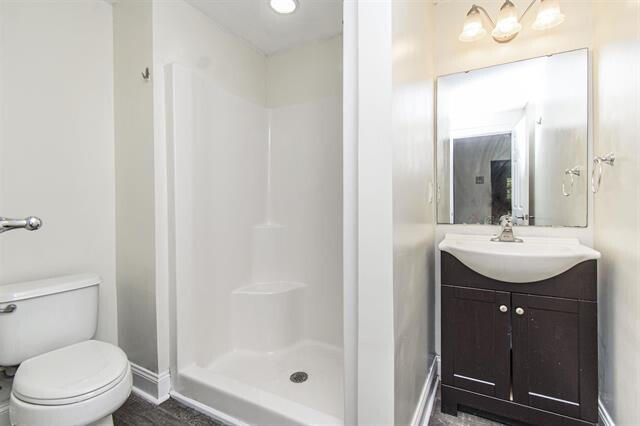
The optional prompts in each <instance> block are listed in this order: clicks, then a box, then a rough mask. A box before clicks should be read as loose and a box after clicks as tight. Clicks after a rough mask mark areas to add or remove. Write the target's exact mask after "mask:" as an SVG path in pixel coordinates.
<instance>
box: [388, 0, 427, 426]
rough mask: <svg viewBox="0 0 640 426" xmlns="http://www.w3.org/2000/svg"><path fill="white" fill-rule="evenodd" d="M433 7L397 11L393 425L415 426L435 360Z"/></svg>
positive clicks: (408, 4) (397, 6) (400, 6)
mask: <svg viewBox="0 0 640 426" xmlns="http://www.w3.org/2000/svg"><path fill="white" fill-rule="evenodd" d="M434 15H435V13H434V8H433V4H432V2H429V1H424V2H415V1H396V2H393V7H392V16H393V17H392V47H391V49H392V55H393V56H392V101H391V108H392V111H391V120H392V130H393V139H392V140H393V147H392V151H393V156H392V158H393V162H392V172H393V177H392V179H393V188H392V189H393V323H394V324H393V325H394V389H395V397H394V398H395V402H394V424H395V425H407V424H417V422H418V421H419V420H420V418H419V417H418V416H419V415H420V414H421V413H420V412H419V405H420V398H421V396H422V392H423V388H424V387H425V382H426V380H427V376H428V374H429V366H430V365H431V361H432V360H433V357H434V356H435V335H434V322H435V310H434V308H435V300H434V297H435V281H434V277H435V264H434V243H433V237H434V229H435V227H434V223H435V220H434V212H435V210H434V204H433V198H432V197H430V191H431V190H432V188H433V123H434V115H433V105H434V87H433V77H434V67H433V41H434V40H433V23H434V20H433V18H434Z"/></svg>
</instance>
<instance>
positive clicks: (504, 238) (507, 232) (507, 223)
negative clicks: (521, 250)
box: [491, 214, 523, 243]
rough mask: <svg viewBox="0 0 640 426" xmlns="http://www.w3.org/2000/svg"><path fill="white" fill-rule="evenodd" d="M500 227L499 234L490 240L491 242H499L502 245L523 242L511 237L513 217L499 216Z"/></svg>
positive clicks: (508, 215)
mask: <svg viewBox="0 0 640 426" xmlns="http://www.w3.org/2000/svg"><path fill="white" fill-rule="evenodd" d="M500 226H501V227H502V231H500V234H498V235H496V236H495V237H493V238H491V241H499V242H503V243H521V242H523V240H522V239H521V238H516V237H514V236H513V216H511V215H510V214H505V215H504V216H500Z"/></svg>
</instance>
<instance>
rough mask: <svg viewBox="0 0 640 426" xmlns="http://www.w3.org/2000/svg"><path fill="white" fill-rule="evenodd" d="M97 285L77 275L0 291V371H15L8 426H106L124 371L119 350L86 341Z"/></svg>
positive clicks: (122, 393)
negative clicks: (11, 369)
mask: <svg viewBox="0 0 640 426" xmlns="http://www.w3.org/2000/svg"><path fill="white" fill-rule="evenodd" d="M100 282H101V279H100V277H99V276H97V275H95V274H82V275H71V276H65V277H59V278H51V279H45V280H39V281H31V282H23V283H18V284H10V285H7V286H0V365H1V366H4V367H10V366H17V365H19V367H18V370H17V372H16V374H15V377H14V379H13V385H12V389H11V398H10V404H9V415H10V418H11V424H12V425H16V426H84V425H112V424H113V420H112V417H111V414H112V413H113V412H114V411H115V410H117V409H118V407H120V406H121V405H122V404H123V403H124V401H126V399H127V398H128V397H129V394H130V393H131V367H130V365H129V361H128V359H127V356H126V355H125V353H124V352H123V351H122V349H120V348H118V347H117V346H114V345H112V344H109V343H105V342H100V341H97V340H90V339H91V338H92V337H93V335H94V334H95V331H96V328H97V321H98V287H99V285H100Z"/></svg>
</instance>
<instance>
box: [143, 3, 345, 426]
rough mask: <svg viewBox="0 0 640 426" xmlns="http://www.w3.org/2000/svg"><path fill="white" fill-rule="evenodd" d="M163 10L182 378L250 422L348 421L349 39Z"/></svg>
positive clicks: (159, 60)
mask: <svg viewBox="0 0 640 426" xmlns="http://www.w3.org/2000/svg"><path fill="white" fill-rule="evenodd" d="M155 20H156V22H158V23H159V24H158V26H157V30H156V31H157V38H158V40H159V42H158V43H157V44H156V45H155V46H154V49H155V52H156V80H155V87H157V88H158V89H161V90H157V91H156V94H158V92H162V93H161V94H160V96H158V98H159V99H162V100H163V102H162V104H161V105H158V103H157V104H156V106H157V112H156V114H157V113H158V112H161V111H165V112H166V113H165V114H163V115H166V130H167V135H168V137H167V139H166V152H167V164H169V168H168V171H167V172H168V175H167V183H168V185H167V186H168V189H169V190H168V200H167V201H168V205H169V209H168V218H167V222H168V228H169V229H170V232H169V238H168V241H167V243H168V247H169V253H170V254H169V259H170V260H172V261H173V264H174V266H173V267H172V268H170V271H169V276H170V277H171V276H172V275H173V276H174V279H173V280H172V281H174V282H175V286H174V289H171V287H170V291H169V295H170V297H169V300H170V302H169V305H171V304H175V306H174V307H175V316H174V318H175V321H174V327H175V333H174V339H175V348H176V349H175V352H174V354H173V355H174V356H173V359H174V362H173V363H172V364H173V365H174V366H175V369H176V370H177V371H176V373H177V374H176V375H175V376H174V377H175V378H176V382H175V383H174V388H175V389H176V391H178V392H180V393H181V394H182V395H184V396H187V397H189V398H193V399H196V400H197V401H200V402H202V403H204V404H207V405H210V406H214V404H215V407H216V408H218V409H220V410H222V411H223V412H225V413H227V414H229V415H232V416H235V417H237V418H238V419H241V420H244V421H248V422H256V421H258V422H264V421H266V419H267V418H271V420H273V421H274V422H277V423H279V424H281V423H282V422H283V421H284V420H283V419H288V421H292V423H294V424H301V423H305V422H308V421H315V422H320V423H339V422H340V420H338V419H339V418H341V417H342V409H343V400H342V265H341V259H342V250H341V247H342V244H341V242H342V222H341V220H342V192H341V188H342V155H341V153H342V107H341V106H342V97H341V94H342V66H341V59H342V39H341V37H339V36H338V37H335V38H332V39H328V40H324V41H317V42H311V43H306V44H304V45H301V46H299V47H296V48H292V49H289V50H286V51H281V52H278V53H276V54H273V55H271V56H264V55H262V54H261V53H260V52H259V51H257V50H256V49H255V48H253V47H252V46H251V45H249V44H248V43H246V42H244V41H243V40H241V39H239V38H237V37H235V36H233V35H231V34H230V33H228V32H226V31H225V30H223V29H221V27H219V26H218V25H217V23H215V22H214V21H213V20H211V19H209V18H207V17H205V16H204V15H202V14H200V12H198V11H197V10H195V9H193V8H191V7H190V6H189V5H187V4H186V3H184V2H181V1H172V2H169V3H158V4H157V7H156V9H155ZM185 22H186V23H185ZM179 46H188V47H187V48H186V49H184V50H180V49H178V48H177V47H179ZM223 52H227V53H228V54H224V53H223ZM225 55H226V56H227V58H228V59H229V61H230V62H229V64H225V61H224V58H223V56H225ZM243 64H244V65H243ZM229 65H233V66H235V67H237V69H239V70H240V71H239V75H238V78H237V79H235V78H232V77H233V76H232V75H231V74H228V73H226V72H225V69H226V67H227V66H229ZM160 70H161V71H162V72H159V71H160ZM261 81H262V83H263V84H258V83H260V82H261ZM162 121H164V119H163V120H162ZM163 127H165V126H163ZM156 136H157V137H158V136H160V137H159V138H158V140H159V141H161V142H162V141H164V136H163V135H162V134H161V131H158V130H156ZM156 145H157V146H158V144H156ZM161 145H162V144H160V146H159V148H160V149H159V150H158V152H159V153H160V154H162V152H163V150H162V146H161ZM160 201H161V200H160ZM260 366H262V367H260ZM300 369H301V370H305V371H308V372H309V374H310V376H311V377H313V378H314V379H313V380H310V381H309V383H308V384H307V385H305V386H303V387H300V386H299V385H297V387H296V385H295V384H294V385H293V387H292V383H291V382H290V381H289V374H291V372H292V371H295V370H300ZM225 401H226V402H225ZM269 401H271V402H269ZM274 404H275V405H278V406H280V407H281V408H280V409H278V411H277V412H274V411H273V407H274V406H275V405H274ZM264 416H267V417H264ZM273 416H276V417H273ZM281 416H284V417H281ZM314 419H315V420H314ZM285 423H286V421H285Z"/></svg>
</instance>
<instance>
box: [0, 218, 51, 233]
mask: <svg viewBox="0 0 640 426" xmlns="http://www.w3.org/2000/svg"><path fill="white" fill-rule="evenodd" d="M41 227H42V220H40V218H39V217H35V216H29V217H27V218H24V219H8V218H6V217H0V234H1V233H3V232H6V231H11V230H12V229H26V230H27V231H36V230H38V229H40V228H41Z"/></svg>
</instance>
